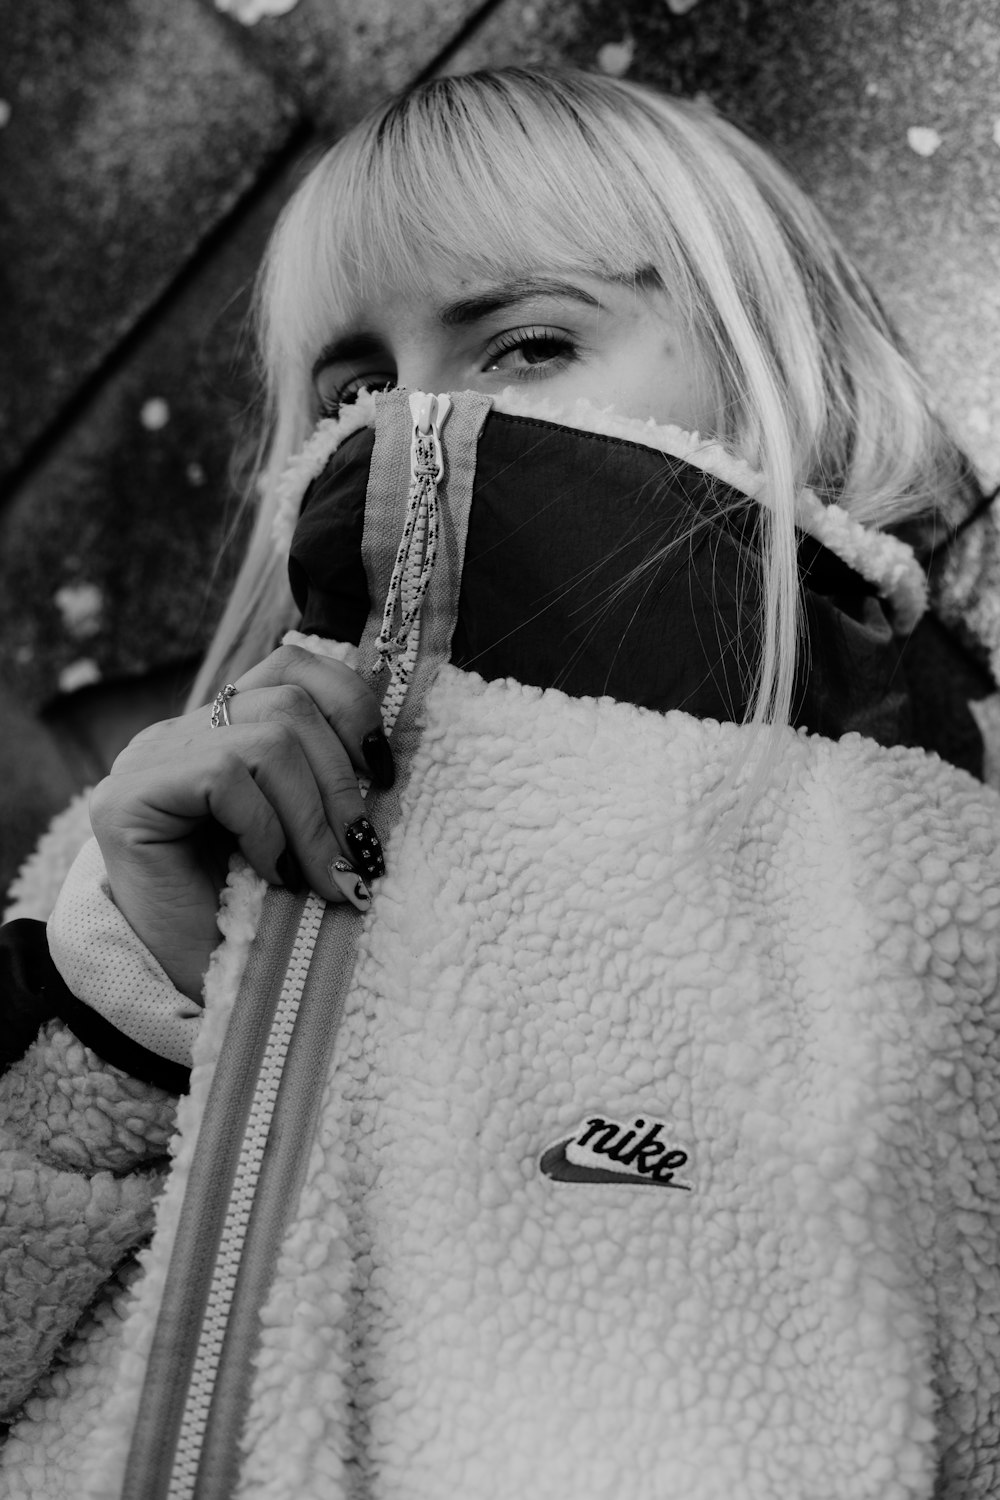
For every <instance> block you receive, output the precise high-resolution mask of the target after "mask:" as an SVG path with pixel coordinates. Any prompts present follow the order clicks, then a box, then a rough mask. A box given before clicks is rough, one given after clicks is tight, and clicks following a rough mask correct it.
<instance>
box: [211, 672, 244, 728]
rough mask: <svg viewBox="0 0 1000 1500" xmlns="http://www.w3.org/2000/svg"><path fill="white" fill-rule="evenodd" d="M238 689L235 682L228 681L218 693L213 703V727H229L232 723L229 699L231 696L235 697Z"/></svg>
mask: <svg viewBox="0 0 1000 1500" xmlns="http://www.w3.org/2000/svg"><path fill="white" fill-rule="evenodd" d="M238 691H239V689H238V688H236V687H235V686H234V685H233V683H231V682H227V683H225V684H224V685H223V686H222V687H221V688H220V689H219V691H218V692H217V693H216V695H215V702H214V703H213V704H212V728H213V729H228V728H229V726H230V724H231V723H232V720H231V719H230V717H229V700H230V698H235V696H236V694H237V692H238Z"/></svg>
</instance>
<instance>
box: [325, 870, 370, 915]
mask: <svg viewBox="0 0 1000 1500" xmlns="http://www.w3.org/2000/svg"><path fill="white" fill-rule="evenodd" d="M330 879H331V880H332V881H333V883H334V885H335V886H337V887H338V888H339V889H340V890H342V891H343V893H344V895H345V896H346V897H347V899H348V901H349V902H350V903H351V905H352V906H356V907H357V908H358V911H367V910H368V908H369V906H371V904H372V893H371V891H370V890H369V889H368V887H367V886H366V885H365V883H364V881H363V880H362V879H361V876H360V875H359V874H358V872H357V870H356V869H355V868H354V866H353V865H352V864H349V863H348V861H347V860H346V859H335V860H334V862H333V864H332V865H331V866H330Z"/></svg>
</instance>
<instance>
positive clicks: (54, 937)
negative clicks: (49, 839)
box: [47, 839, 203, 1067]
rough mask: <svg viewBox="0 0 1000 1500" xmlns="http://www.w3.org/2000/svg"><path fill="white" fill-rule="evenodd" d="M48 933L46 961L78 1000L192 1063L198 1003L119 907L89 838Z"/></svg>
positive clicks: (163, 1053) (141, 1040) (138, 1038)
mask: <svg viewBox="0 0 1000 1500" xmlns="http://www.w3.org/2000/svg"><path fill="white" fill-rule="evenodd" d="M47 932H48V939H49V952H50V954H51V955H52V962H53V963H54V964H55V966H56V968H57V969H58V970H59V973H60V974H61V975H62V977H63V979H64V980H65V981H66V984H67V986H68V987H69V989H70V990H71V991H72V992H73V994H74V995H75V996H76V998H77V999H78V1000H82V1001H83V1002H84V1004H85V1005H89V1006H90V1007H91V1009H93V1010H95V1011H97V1012H98V1014H99V1015H101V1016H103V1017H104V1019H105V1020H106V1021H108V1022H110V1024H111V1025H112V1026H114V1027H115V1028H116V1030H118V1031H120V1032H122V1034H123V1035H124V1036H127V1037H130V1038H131V1040H132V1041H133V1042H137V1043H138V1044H139V1045H140V1046H141V1047H146V1048H148V1050H149V1051H150V1052H155V1053H156V1054H157V1055H158V1056H160V1057H165V1058H168V1059H169V1060H170V1061H171V1062H175V1063H180V1064H181V1065H182V1066H184V1067H190V1066H191V1049H192V1047H193V1046H194V1040H195V1037H196V1036H197V1034H198V1029H199V1027H200V1026H201V1018H202V1015H203V1011H202V1009H201V1006H200V1005H198V1004H197V1003H196V1002H195V1001H194V1000H191V999H189V998H188V996H187V995H182V994H181V992H180V990H178V989H177V988H176V987H175V986H174V985H173V984H171V982H170V980H169V979H168V978H167V975H166V973H165V972H164V970H163V969H162V968H161V966H160V964H159V963H158V962H157V960H156V959H155V958H154V957H153V955H152V954H151V953H150V952H149V950H148V948H146V947H145V946H144V945H143V943H142V942H140V940H139V938H138V937H137V936H136V934H135V933H134V932H133V930H132V928H131V927H130V926H129V924H128V922H127V921H126V920H125V918H124V917H123V916H122V914H121V912H120V911H119V910H118V908H117V906H116V905H115V903H114V900H113V898H112V895H111V889H110V887H109V885H108V876H107V870H106V869H105V865H104V858H103V856H102V854H101V851H100V848H99V846H98V843H97V840H96V839H91V840H90V841H89V842H88V843H86V844H85V845H84V846H83V848H82V849H81V851H80V853H79V854H78V855H77V858H76V860H75V861H74V863H73V866H72V868H71V869H70V872H69V874H68V875H67V877H66V881H65V883H64V885H63V888H62V890H61V891H60V893H59V898H58V900H57V901H56V905H55V909H54V911H53V913H52V915H51V917H50V918H49V921H48V926H47Z"/></svg>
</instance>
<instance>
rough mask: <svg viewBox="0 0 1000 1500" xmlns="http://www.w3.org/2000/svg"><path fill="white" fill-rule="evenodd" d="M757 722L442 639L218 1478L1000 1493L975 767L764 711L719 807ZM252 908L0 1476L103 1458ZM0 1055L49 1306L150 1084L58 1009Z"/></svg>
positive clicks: (26, 1480) (425, 1498)
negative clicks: (510, 664) (124, 1234)
mask: <svg viewBox="0 0 1000 1500" xmlns="http://www.w3.org/2000/svg"><path fill="white" fill-rule="evenodd" d="M750 734H751V731H749V730H747V729H744V728H740V727H737V726H734V725H729V724H719V723H715V722H712V721H699V720H695V719H693V718H691V717H689V716H687V715H685V714H682V713H679V712H674V713H669V714H667V715H665V716H661V715H657V714H654V713H650V712H648V711H644V710H640V709H636V708H632V707H630V706H627V705H622V704H619V703H613V702H611V701H610V700H607V699H603V700H601V699H571V698H568V697H566V696H564V695H563V694H561V693H560V692H558V691H555V690H547V691H541V690H538V689H534V688H527V687H524V686H520V685H518V684H516V683H513V682H509V681H508V682H502V681H500V682H493V683H485V682H483V681H482V679H480V678H477V677H476V676H475V675H473V674H471V673H465V672H460V671H458V670H457V669H455V668H452V667H447V666H446V667H444V668H443V669H442V670H441V671H440V673H439V674H438V677H437V679H436V681H435V683H434V685H433V686H432V687H431V689H430V691H429V693H428V696H427V699H426V703H425V727H424V732H423V735H422V738H421V741H420V744H419V747H418V749H417V752H416V757H415V760H414V765H413V774H412V776H411V779H410V781H409V783H408V786H407V789H406V792H405V796H404V805H403V816H402V819H401V821H400V822H399V824H398V825H397V827H396V829H395V831H394V833H393V836H392V838H391V841H390V843H389V846H388V848H387V851H386V852H387V863H388V870H389V873H388V875H387V876H386V878H385V879H384V881H382V882H381V884H380V888H379V890H378V892H377V895H376V897H375V902H374V907H373V910H372V912H371V913H370V916H369V917H368V918H367V919H366V920H365V926H364V931H363V933H362V937H361V947H360V955H359V960H358V965H357V968H356V970H355V976H354V982H353V985H352V988H351V991H350V994H349V996H348V1000H347V1005H346V1011H345V1014H344V1018H343V1021H342V1023H341V1027H340V1030H339V1033H338V1035H337V1039H336V1044H335V1047H334V1052H333V1056H332V1059H331V1063H330V1067H329V1071H328V1076H327V1080H326V1085H325V1090H324V1093H323V1098H322V1108H321V1113H320V1118H319V1122H318V1126H317V1129H316V1132H315V1137H314V1141H313V1145H312V1149H311V1152H310V1154H309V1159H308V1162H307V1163H306V1164H305V1168H304V1180H303V1183H302V1187H301V1191H300V1193H299V1195H298V1200H297V1204H296V1207H295V1211H294V1214H293V1217H292V1221H291V1223H290V1225H289V1228H288V1230H287V1233H286V1234H285V1236H284V1240H283V1243H282V1245H281V1247H280V1254H279V1260H278V1270H277V1275H276V1277H275V1279H274V1282H273V1285H272V1287H271V1290H270V1293H269V1295H268V1297H267V1299H266V1302H265V1305H264V1308H263V1312H262V1316H261V1327H260V1333H259V1343H258V1349H257V1355H256V1360H255V1368H254V1373H253V1379H252V1390H251V1402H250V1407H249V1410H248V1412H247V1416H246V1421H245V1426H244V1439H243V1446H244V1460H243V1465H242V1470H241V1476H240V1480H239V1484H238V1487H237V1489H236V1491H235V1493H236V1494H238V1495H239V1496H240V1497H244V1496H245V1497H251V1496H252V1497H255V1500H256V1497H260V1500H263V1497H268V1500H290V1497H292V1496H294V1497H296V1500H298V1497H316V1500H334V1497H339V1496H344V1497H347V1496H361V1495H364V1496H371V1497H374V1500H432V1497H433V1500H454V1497H455V1496H456V1495H467V1496H474V1497H476V1500H515V1497H516V1500H520V1497H523V1496H531V1497H532V1500H569V1497H573V1500H599V1497H600V1500H612V1497H614V1500H654V1497H655V1500H674V1497H677V1496H684V1497H685V1500H773V1497H776V1496H795V1497H797V1500H834V1497H836V1500H869V1497H870V1500H876V1497H877V1500H903V1497H906V1500H917V1497H920V1500H931V1497H932V1496H934V1497H936V1500H974V1497H983V1500H985V1497H988V1496H995V1495H996V1494H997V1493H998V1490H1000V1466H998V1460H997V1452H998V1446H997V1445H998V1436H1000V1327H998V1318H1000V1251H998V1244H1000V1188H998V1181H997V1162H998V1160H1000V1114H998V1107H997V1100H998V1097H1000V1041H998V1020H1000V1015H998V994H997V975H998V947H1000V942H998V929H1000V880H998V876H1000V869H998V864H1000V860H998V849H1000V837H998V836H1000V800H998V799H997V797H996V795H995V794H994V793H992V792H991V791H989V790H988V789H985V788H983V787H982V786H980V785H979V784H978V783H976V782H974V781H973V780H972V779H971V778H969V777H967V776H966V775H965V774H963V773H961V772H959V771H956V770H954V769H952V768H950V767H948V766H946V765H944V764H943V763H942V762H940V761H939V760H937V759H936V758H935V757H933V756H928V755H926V754H924V753H922V752H919V751H913V750H905V749H894V750H886V749H882V748H880V747H878V746H876V745H874V744H873V743H872V742H870V741H867V740H863V739H861V738H859V737H857V736H848V737H846V738H845V739H843V740H841V741H840V742H839V743H833V742H829V741H825V740H822V739H819V738H816V737H810V736H806V735H804V734H796V733H794V732H793V731H779V732H778V740H777V744H776V746H775V747H774V748H775V756H776V759H775V765H774V768H773V769H772V771H771V772H770V773H769V775H768V777H767V780H766V785H765V786H764V788H763V790H762V791H761V792H760V794H759V795H758V796H757V797H756V798H755V799H754V800H753V801H752V802H751V803H750V804H749V809H748V810H747V808H746V804H745V801H744V802H741V801H740V792H741V788H742V787H743V786H744V784H745V777H746V775H747V774H748V765H747V763H748V755H747V751H748V744H749V741H748V735H750ZM749 759H750V761H751V762H752V756H751V757H749ZM738 807H742V809H743V812H742V816H741V818H737V819H736V820H733V819H732V818H730V817H729V816H728V815H729V814H730V813H732V812H733V810H734V809H736V808H738ZM51 863H52V864H54V865H59V864H60V859H59V857H58V856H53V858H52V861H51ZM45 866H46V859H45V855H44V852H43V855H42V857H41V859H40V860H39V861H36V864H35V867H34V868H33V869H32V870H29V871H28V872H27V874H26V877H25V879H24V880H23V881H22V886H21V906H20V912H21V914H25V915H35V916H37V915H40V914H41V910H42V908H43V907H44V905H45V903H46V900H47V898H48V896H49V895H50V894H51V892H50V890H49V889H47V887H48V886H49V885H50V883H51V884H54V883H55V881H54V880H53V881H51V882H50V880H49V877H50V875H51V874H52V871H51V869H47V868H46V867H45ZM60 874H61V870H59V871H58V872H57V878H58V875H60ZM259 903H260V886H259V883H258V882H257V881H256V879H255V878H251V877H250V876H248V875H247V874H246V873H245V872H244V873H242V874H236V875H234V877H233V878H232V880H231V884H230V889H229V891H228V896H227V903H226V911H225V914H224V924H225V928H226V932H227V937H226V941H225V943H224V945H223V947H222V949H221V950H220V953H219V956H218V961H217V962H216V964H215V965H214V967H213V969H212V971H211V972H210V975H209V981H208V984H207V989H206V996H207V1013H206V1017H205V1022H204V1025H203V1026H202V1028H201V1031H200V1034H199V1037H198V1040H197V1044H196V1051H195V1057H194V1069H193V1073H192V1086H191V1091H190V1094H189V1095H187V1096H186V1097H184V1098H182V1099H181V1100H180V1102H179V1105H178V1107H177V1133H176V1134H175V1135H174V1136H173V1138H172V1140H171V1144H170V1153H171V1156H172V1167H171V1171H170V1175H169V1178H168V1180H167V1184H166V1187H165V1189H164V1191H163V1193H162V1196H161V1197H160V1199H159V1202H158V1204H157V1207H156V1230H155V1234H154V1236H153V1240H152V1243H151V1245H150V1247H149V1249H148V1250H146V1251H144V1252H143V1254H142V1256H141V1257H140V1260H141V1264H142V1272H143V1274H142V1277H141V1279H140V1280H139V1281H138V1284H137V1285H135V1286H133V1287H131V1288H130V1289H125V1288H123V1287H122V1286H120V1285H115V1286H113V1287H112V1288H111V1290H110V1291H106V1292H105V1293H104V1294H103V1295H102V1298H101V1299H100V1300H99V1302H98V1304H97V1307H96V1310H95V1311H93V1312H92V1313H91V1315H90V1317H89V1319H87V1320H85V1321H84V1323H83V1324H81V1326H80V1328H79V1329H78V1330H77V1332H76V1335H75V1337H74V1339H73V1340H72V1341H71V1342H70V1344H69V1345H68V1347H67V1348H66V1349H65V1350H64V1352H63V1353H62V1355H61V1356H60V1358H59V1360H58V1361H57V1363H56V1365H55V1367H54V1369H53V1371H52V1372H51V1373H50V1374H49V1375H47V1376H46V1377H45V1378H44V1379H43V1381H42V1383H41V1385H40V1386H39V1388H38V1390H37V1392H36V1394H35V1395H33V1396H32V1397H31V1398H30V1399H29V1400H28V1401H27V1403H26V1404H25V1406H24V1409H23V1412H22V1414H21V1417H20V1420H19V1421H18V1422H17V1424H16V1425H15V1427H14V1429H13V1431H12V1434H11V1437H10V1439H9V1441H8V1443H7V1446H6V1449H5V1451H4V1453H3V1468H2V1470H0V1473H2V1479H0V1492H2V1493H3V1494H4V1495H5V1496H8V1497H11V1500H21V1497H28V1496H30V1497H32V1500H38V1497H42V1496H44V1497H45V1500H61V1497H64V1496H65V1497H69V1496H72V1497H74V1500H79V1497H83V1496H87V1497H97V1496H101V1497H111V1496H115V1495H116V1494H117V1493H118V1491H119V1485H120V1480H121V1474H122V1470H123V1466H124V1463H125V1455H126V1452H127V1449H128V1444H129V1438H130V1432H131V1423H132V1418H133V1415H134V1412H135V1407H136V1403H137V1399H138V1394H137V1393H138V1388H139V1386H140V1384H141V1380H142V1375H143V1369H144V1360H145V1357H146V1352H147V1350H148V1348H149V1344H150V1339H151V1335H152V1327H153V1323H154V1320H155V1316H156V1309H157V1301H158V1295H159V1290H160V1287H161V1286H162V1283H163V1277H164V1267H165V1263H166V1259H167V1256H168V1255H169V1249H170V1243H171V1237H172V1234H173V1232H174V1226H175V1224H176V1221H177V1217H178V1214H179V1208H180V1202H181V1197H182V1194H183V1188H184V1183H185V1179H186V1176H187V1173H188V1172H189V1170H190V1164H191V1161H192V1156H193V1152H194V1149H195V1141H196V1137H197V1131H198V1124H199V1118H200V1114H201V1111H202V1110H203V1109H204V1104H205V1098H206V1091H207V1088H208V1085H209V1081H210V1078H211V1074H212V1070H213V1066H214V1063H215V1059H216V1057H217V1055H218V1050H219V1046H220V1041H221V1038H222V1036H223V1034H224V1031H225V1026H226V1021H227V1016H228V1013H229V1010H230V1008H231V1006H232V1003H233V999H234V995H235V993H236V988H237V984H238V977H239V972H240V970H241V967H242V964H243V960H244V956H245V953H246V950H247V945H248V942H249V937H250V934H251V933H252V930H253V927H254V923H255V921H256V914H257V911H258V910H259ZM15 1074H16V1077H15V1078H14V1080H13V1081H11V1076H10V1075H8V1077H6V1078H5V1079H4V1080H3V1081H2V1087H3V1090H4V1102H5V1103H6V1104H7V1105H8V1106H9V1105H10V1104H11V1103H12V1102H15V1103H16V1099H17V1098H18V1097H24V1096H23V1094H22V1095H19V1094H18V1090H23V1089H24V1088H26V1087H27V1085H26V1084H25V1082H24V1080H25V1079H26V1078H30V1079H32V1080H34V1083H33V1084H32V1087H34V1088H35V1089H36V1093H35V1095H34V1098H35V1100H36V1107H35V1108H33V1109H32V1110H26V1109H23V1108H22V1109H18V1108H13V1109H12V1110H8V1111H5V1118H10V1117H11V1115H12V1116H13V1124H12V1125H8V1127H7V1128H8V1130H10V1131H12V1136H8V1138H7V1143H6V1144H7V1146H8V1148H13V1149H15V1151H16V1152H19V1153H21V1154H20V1155H15V1157H14V1168H13V1172H12V1173H10V1172H9V1175H8V1178H7V1182H8V1183H13V1184H14V1187H15V1191H14V1192H13V1194H12V1195H11V1196H9V1197H8V1198H7V1201H6V1207H5V1209H4V1217H3V1221H2V1224H0V1256H2V1262H0V1263H2V1265H3V1266H4V1269H5V1271H7V1270H8V1269H9V1268H10V1266H11V1265H12V1263H13V1262H14V1261H16V1260H17V1259H18V1257H19V1258H20V1261H19V1263H20V1266H21V1268H22V1274H21V1279H20V1282H19V1283H18V1285H19V1286H20V1295H22V1296H23V1298H24V1303H23V1315H24V1316H26V1317H29V1318H31V1319H33V1320H34V1321H35V1324H36V1325H38V1326H40V1325H41V1323H42V1322H44V1320H45V1318H46V1317H47V1316H48V1308H49V1307H50V1305H51V1299H50V1297H49V1295H48V1293H47V1291H46V1290H45V1289H46V1288H48V1287H50V1286H51V1287H55V1288H59V1289H60V1290H59V1295H62V1292H61V1288H62V1285H63V1282H62V1281H61V1278H62V1277H63V1275H64V1272H63V1268H64V1267H65V1266H66V1265H67V1264H68V1263H69V1262H70V1261H72V1258H73V1256H74V1255H76V1256H77V1257H78V1259H79V1260H80V1261H84V1260H88V1259H89V1261H90V1262H92V1263H94V1264H96V1263H97V1262H98V1261H101V1257H102V1256H103V1261H101V1264H102V1265H109V1264H110V1263H111V1262H112V1261H113V1259H114V1255H113V1252H112V1251H111V1250H110V1249H107V1250H106V1249H104V1248H103V1242H101V1241H100V1236H101V1234H102V1233H104V1232H105V1227H106V1226H107V1224H108V1223H118V1224H120V1225H123V1224H124V1223H125V1221H126V1219H129V1218H130V1216H131V1218H130V1222H133V1223H136V1222H138V1221H139V1220H141V1219H143V1216H144V1215H145V1214H146V1213H147V1212H148V1203H149V1197H150V1196H151V1194H150V1193H149V1182H148V1178H146V1177H144V1176H143V1170H144V1168H145V1164H147V1163H149V1162H150V1161H154V1160H155V1159H156V1158H157V1157H158V1156H159V1155H160V1154H161V1153H162V1149H163V1145H162V1142H163V1129H164V1127H165V1126H166V1125H167V1124H168V1121H167V1117H166V1101H165V1100H164V1099H163V1098H160V1097H157V1096H156V1094H155V1091H150V1090H145V1091H143V1089H142V1088H136V1086H135V1085H134V1084H132V1083H130V1082H129V1080H127V1079H126V1078H125V1077H124V1076H123V1075H120V1074H118V1073H117V1072H116V1071H115V1070H112V1069H104V1070H103V1071H102V1070H101V1069H100V1065H99V1064H98V1063H97V1061H96V1059H95V1058H94V1057H93V1055H92V1054H90V1055H85V1053H84V1049H82V1048H81V1047H80V1046H79V1044H73V1043H70V1042H68V1041H67V1040H66V1038H65V1036H64V1035H62V1034H61V1033H60V1031H59V1028H58V1023H53V1024H52V1025H51V1026H50V1027H49V1028H48V1030H47V1033H46V1034H45V1035H44V1036H43V1037H42V1038H40V1039H39V1041H38V1042H37V1043H36V1044H35V1046H34V1048H33V1049H31V1051H29V1054H28V1056H27V1058H26V1059H25V1060H24V1063H23V1064H20V1065H18V1069H15ZM69 1078H72V1079H73V1080H74V1082H73V1083H72V1084H69V1083H68V1081H67V1080H68V1079H69ZM98 1078H99V1080H100V1081H99V1083H98V1082H97V1081H95V1080H97V1079H98ZM84 1093H86V1094H87V1098H86V1100H84V1099H83V1095H84ZM46 1094H47V1100H48V1102H47V1104H46V1102H45V1095H46ZM64 1099H65V1100H66V1101H67V1103H66V1105H62V1103H61V1101H62V1100H64ZM76 1099H79V1100H80V1101H81V1107H80V1108H79V1110H78V1112H77V1114H76V1116H75V1118H73V1119H69V1117H68V1111H69V1110H70V1109H72V1108H73V1104H74V1101H75V1100H76ZM126 1100H127V1101H129V1102H127V1103H126V1102H125V1101H126ZM102 1101H105V1102H102ZM57 1102H58V1103H59V1108H61V1109H62V1110H63V1117H62V1118H63V1122H64V1124H66V1125H67V1126H68V1127H70V1128H69V1129H68V1130H60V1131H56V1130H52V1131H50V1132H49V1133H48V1134H46V1133H45V1132H44V1130H43V1128H42V1127H41V1126H40V1125H38V1124H37V1122H36V1119H35V1117H36V1116H37V1118H52V1111H53V1108H54V1106H55V1105H56V1104H57ZM47 1111H48V1113H47ZM109 1120H110V1121H112V1122H113V1124H112V1126H111V1127H110V1128H109V1125H108V1122H109ZM112 1136H114V1137H115V1142H116V1144H115V1145H114V1146H112V1144H111V1140H110V1138H111V1137H112ZM70 1139H71V1140H73V1141H78V1140H82V1141H85V1142H87V1143H88V1144H87V1145H85V1146H84V1147H83V1148H82V1149H81V1150H80V1151H78V1152H77V1159H76V1160H69V1159H68V1156H71V1155H72V1152H73V1150H74V1149H75V1148H73V1147H71V1146H70V1144H69V1140H70ZM101 1143H103V1145H102V1144H101ZM102 1151H103V1153H104V1154H103V1155H101V1152H102ZM116 1151H117V1152H118V1154H115V1153H116ZM123 1151H124V1152H125V1155H122V1154H121V1153H122V1152H123ZM126 1158H127V1160H128V1162H129V1164H131V1165H134V1166H135V1167H138V1168H140V1171H139V1173H138V1174H136V1173H132V1174H129V1173H126V1172H124V1164H125V1162H126ZM5 1160H6V1161H9V1160H10V1157H7V1158H5ZM95 1168H97V1169H98V1170H97V1171H96V1172H95V1170H94V1169H95ZM105 1168H107V1170H105ZM18 1173H21V1174H22V1176H20V1177H19V1176H18ZM74 1173H76V1174H77V1176H76V1178H73V1174H74ZM23 1174H26V1175H23ZM71 1178H73V1180H77V1181H78V1180H80V1179H81V1178H82V1180H83V1182H84V1184H85V1185H86V1184H89V1189H88V1190H89V1193H90V1196H89V1199H88V1197H87V1194H86V1192H84V1191H83V1190H80V1189H78V1190H77V1192H78V1198H77V1200H76V1201H75V1206H74V1208H73V1212H72V1214H71V1213H68V1212H63V1211H62V1209H61V1206H60V1205H62V1204H63V1203H65V1202H67V1201H68V1200H67V1193H68V1191H69V1190H68V1188H67V1187H66V1183H67V1182H68V1181H69V1180H70V1179H71ZM98 1181H100V1184H101V1186H100V1191H98V1190H97V1189H96V1188H95V1186H94V1185H95V1184H96V1183H98ZM22 1183H23V1184H24V1186H23V1188H22V1187H20V1184H22ZM130 1193H131V1194H132V1195H133V1196H132V1197H129V1196H128V1194H130ZM74 1215H75V1228H76V1230H77V1233H76V1235H75V1237H74V1235H73V1234H72V1233H71V1228H70V1225H69V1223H68V1222H67V1221H68V1220H70V1219H71V1218H73V1216H74ZM94 1279H95V1282H96V1281H97V1280H99V1279H100V1276H96V1277H95V1278H94Z"/></svg>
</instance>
